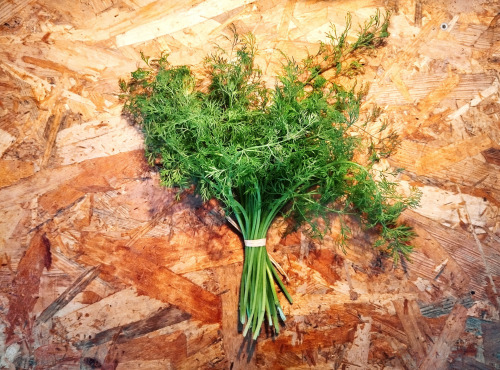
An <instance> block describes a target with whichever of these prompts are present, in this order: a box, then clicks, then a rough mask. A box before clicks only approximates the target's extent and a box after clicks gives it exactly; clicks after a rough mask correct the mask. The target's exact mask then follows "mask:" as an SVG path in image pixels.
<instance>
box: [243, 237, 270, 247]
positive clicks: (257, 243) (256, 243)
mask: <svg viewBox="0 0 500 370" xmlns="http://www.w3.org/2000/svg"><path fill="white" fill-rule="evenodd" d="M244 242H245V247H265V246H266V238H264V239H254V240H244Z"/></svg>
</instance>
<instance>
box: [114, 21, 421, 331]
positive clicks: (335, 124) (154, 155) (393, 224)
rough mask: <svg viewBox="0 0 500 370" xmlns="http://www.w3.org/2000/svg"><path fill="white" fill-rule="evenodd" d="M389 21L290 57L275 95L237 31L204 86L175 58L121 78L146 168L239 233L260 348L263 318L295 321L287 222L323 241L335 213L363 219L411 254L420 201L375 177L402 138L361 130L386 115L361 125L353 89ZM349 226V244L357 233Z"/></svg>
mask: <svg viewBox="0 0 500 370" xmlns="http://www.w3.org/2000/svg"><path fill="white" fill-rule="evenodd" d="M388 22H389V17H388V14H386V16H385V17H381V16H380V14H379V13H378V12H377V13H376V14H375V15H374V16H372V17H371V18H370V19H369V20H368V21H367V22H366V23H365V24H364V25H363V26H362V27H361V28H360V32H359V33H358V35H357V37H356V38H355V41H354V42H348V31H349V29H350V27H351V17H350V16H349V15H348V16H347V27H346V29H345V30H344V31H343V32H342V33H337V32H336V30H335V29H334V28H332V29H331V32H330V33H329V34H328V40H329V41H328V42H327V43H321V44H320V47H319V50H318V52H317V53H316V54H314V55H309V56H308V57H307V58H306V59H305V60H303V61H301V62H296V61H295V60H294V59H292V58H288V57H286V56H285V55H283V57H284V63H283V69H282V73H281V74H280V75H278V76H277V82H276V85H275V87H274V89H268V88H266V87H265V85H264V83H263V81H262V79H261V72H260V70H259V69H258V68H257V67H256V66H255V65H254V58H255V55H256V47H255V39H254V37H253V36H252V35H247V36H245V37H239V36H238V35H237V34H236V33H234V38H233V43H232V48H231V50H230V51H229V52H225V51H224V50H222V49H220V48H219V49H217V51H216V52H215V53H213V54H211V55H210V56H208V57H207V58H206V60H205V67H206V72H207V73H206V75H205V76H204V80H203V79H197V78H196V76H195V75H194V74H193V73H192V72H191V70H190V68H189V67H187V66H173V65H171V64H169V62H168V61H167V57H166V56H162V57H161V58H159V59H156V60H150V59H149V58H147V57H145V56H144V55H142V58H143V60H144V62H145V63H146V64H147V68H139V69H137V70H136V71H135V72H133V73H132V78H131V80H130V81H129V82H125V81H121V88H122V91H123V92H124V94H123V98H124V99H125V111H126V112H128V113H129V114H131V115H132V116H133V117H134V119H135V120H136V122H138V123H139V124H141V125H142V128H143V131H144V135H145V144H146V154H147V157H148V160H149V161H150V163H151V164H154V165H157V166H158V168H159V172H160V176H161V180H162V182H163V185H165V186H168V187H178V188H180V189H187V188H189V187H190V186H192V185H193V184H194V185H195V189H196V191H197V192H198V193H199V194H201V196H202V197H203V199H204V200H208V199H211V198H216V199H217V200H218V201H219V202H220V203H221V205H222V206H223V207H224V210H225V212H226V215H228V216H229V217H231V218H232V219H234V220H235V221H236V223H237V226H238V228H239V230H240V231H241V234H242V236H243V238H244V240H245V245H246V246H245V260H244V266H243V276H242V281H241V289H240V305H239V316H240V320H241V323H242V324H243V334H244V335H247V333H248V332H249V331H251V332H252V333H253V338H254V339H256V338H257V337H258V335H259V333H260V331H261V327H262V324H263V322H264V321H265V322H267V323H268V325H269V327H271V328H274V330H275V332H276V333H278V332H279V329H280V323H279V319H281V320H283V321H284V320H285V316H284V314H283V310H282V307H281V304H280V302H279V299H278V294H277V292H276V286H275V282H276V283H277V285H278V286H279V288H280V289H281V291H282V292H283V293H284V295H285V296H286V298H287V299H288V301H289V302H290V303H292V298H291V296H290V294H289V293H288V292H287V289H286V287H285V285H284V284H283V282H282V279H281V277H280V274H279V273H278V272H277V271H276V268H275V266H274V265H273V263H272V261H271V259H270V257H269V255H268V253H267V251H266V247H265V238H266V234H267V232H268V229H269V227H270V226H271V224H272V223H273V220H275V219H276V218H277V217H278V216H282V217H285V218H287V217H288V218H289V219H290V220H292V221H293V223H294V224H295V225H308V226H309V227H308V228H307V229H308V230H309V231H310V232H311V233H312V234H313V235H315V236H321V235H324V233H325V232H327V231H328V225H330V222H329V220H328V215H329V214H331V213H332V212H335V213H338V214H340V215H342V214H353V213H356V214H358V215H359V217H360V220H361V221H362V222H363V223H364V224H365V225H366V226H367V227H369V228H377V229H378V230H379V231H380V240H379V241H377V246H379V247H385V248H386V249H387V250H388V251H389V253H390V254H391V255H392V256H393V257H394V259H395V261H397V259H398V258H400V256H407V255H408V254H409V253H410V252H411V246H410V245H409V244H408V242H409V241H410V240H411V238H412V237H413V232H412V230H411V229H410V228H409V227H407V226H405V225H399V224H397V218H398V216H399V215H400V213H401V212H402V211H403V210H404V209H406V208H407V207H413V206H416V205H417V203H418V194H417V192H413V193H412V194H411V195H410V196H408V197H405V196H403V195H401V194H399V193H398V192H397V191H396V184H395V183H393V182H390V181H389V180H388V179H387V177H386V176H385V174H383V173H378V174H377V175H376V176H375V175H374V170H373V168H372V166H373V164H374V163H376V162H377V161H378V160H380V158H381V157H383V156H387V155H388V154H389V153H390V151H391V149H392V147H393V144H394V138H395V137H394V136H393V135H388V136H386V137H385V139H383V140H378V141H377V140H374V139H373V138H371V137H370V136H369V135H365V136H366V137H365V138H364V139H363V135H360V133H363V132H367V130H366V125H367V124H369V123H370V122H372V121H374V120H375V118H377V116H378V115H379V113H380V111H379V110H377V109H375V110H374V112H373V113H372V114H370V115H368V118H367V120H366V122H364V123H359V122H358V121H359V120H360V114H359V111H360V104H361V102H362V99H363V96H364V95H363V92H364V90H363V89H357V88H356V84H355V83H353V81H355V78H356V76H357V75H359V74H361V73H362V72H363V65H362V63H361V62H360V58H361V56H362V55H363V54H365V53H370V52H372V51H373V50H374V49H375V48H377V47H378V46H380V45H382V44H383V40H384V38H386V37H387V36H388V33H387V27H388ZM200 80H201V82H203V81H209V85H208V89H207V88H205V89H202V88H200V85H201V84H200ZM340 81H345V82H347V84H345V83H344V84H341V83H340ZM345 85H350V87H347V86H345ZM353 132H356V133H357V134H356V135H354V134H353ZM367 143H368V145H367ZM363 150H364V152H367V151H368V152H369V156H368V157H369V159H368V160H367V161H365V162H366V163H364V164H359V163H357V162H355V160H354V158H355V156H356V154H357V153H359V152H360V151H363ZM322 219H324V220H326V222H321V220H322ZM341 226H342V228H341V236H342V238H341V243H342V241H343V243H345V236H346V234H348V232H349V230H348V227H347V226H346V225H345V223H341ZM248 241H250V242H248ZM342 246H344V244H342Z"/></svg>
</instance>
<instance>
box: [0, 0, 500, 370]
mask: <svg viewBox="0 0 500 370" xmlns="http://www.w3.org/2000/svg"><path fill="white" fill-rule="evenodd" d="M442 3H445V4H442ZM446 3H447V2H440V1H423V0H390V1H382V0H380V1H379V0H356V1H352V0H351V1H347V0H345V1H343V0H339V1H300V0H289V1H278V0H265V1H264V0H258V1H252V0H238V1H234V0H233V1H229V0H217V1H212V0H206V1H201V0H194V1H168V2H165V1H148V0H135V1H131V0H123V1H115V0H100V1H98V0H91V1H86V2H69V1H62V0H47V1H17V2H13V1H3V2H0V21H1V22H0V54H1V56H0V91H1V95H0V214H1V217H0V246H1V251H0V258H1V261H2V264H1V268H0V287H1V293H0V301H1V304H0V307H1V309H0V310H1V311H0V312H1V316H0V319H1V330H2V335H1V338H0V354H1V360H0V361H1V363H0V367H5V368H16V367H17V368H38V369H45V368H57V369H76V368H84V369H90V368H105V369H118V368H119V369H134V368H147V369H177V368H181V369H182V368H184V369H193V368H273V369H280V368H283V369H284V368H292V369H293V368H295V369H302V368H317V369H324V368H340V367H342V368H398V369H399V368H407V369H417V368H422V369H427V368H444V367H447V366H448V367H450V368H454V369H455V368H457V369H458V368H464V367H465V368H466V367H473V368H481V369H482V368H485V369H487V368H495V366H497V367H498V358H499V353H500V348H499V344H498V343H499V342H498V332H499V317H498V309H499V300H498V289H499V288H500V287H499V283H500V277H499V276H500V258H499V255H500V230H499V227H500V217H499V206H500V187H499V183H500V181H499V169H500V144H499V142H500V123H499V122H500V101H499V85H500V80H499V78H500V75H499V70H500V68H499V60H500V16H498V14H499V11H500V6H499V5H498V4H497V2H496V1H489V2H488V1H479V0H476V1H462V0H457V1H453V2H449V4H446ZM377 7H379V8H383V7H386V8H389V9H391V10H392V11H393V16H392V21H391V22H392V23H391V28H390V32H391V37H390V38H389V41H388V43H387V45H386V46H385V47H384V48H383V49H382V50H381V51H380V53H379V54H378V56H376V57H374V58H372V59H370V60H367V61H366V65H365V69H366V76H365V77H366V81H367V82H370V83H371V88H370V93H369V95H368V98H367V106H368V105H370V104H373V103H377V104H379V105H381V106H382V107H383V108H384V110H385V112H386V113H385V116H386V117H387V119H388V120H389V122H390V123H391V124H392V126H393V127H394V128H395V129H396V130H397V131H398V133H399V134H400V137H401V139H402V142H401V146H400V149H399V151H398V152H397V153H396V154H395V155H394V156H393V157H392V158H391V159H390V161H389V162H388V163H389V164H390V165H392V166H394V167H402V168H404V169H405V170H404V171H403V173H402V175H401V177H400V178H399V181H400V182H401V184H402V185H403V186H408V185H414V186H418V187H419V188H420V189H421V190H422V192H423V199H422V205H421V207H420V208H419V209H417V210H415V211H411V212H407V213H405V215H404V217H403V218H404V219H405V221H406V222H407V223H408V224H410V225H412V226H413V227H414V228H415V230H416V231H417V233H418V237H417V239H416V240H415V246H416V252H415V253H414V255H413V257H412V261H411V262H408V263H406V264H403V265H399V266H398V267H394V266H393V265H392V263H391V261H390V260H389V259H388V258H387V256H385V255H383V254H381V253H380V252H378V251H375V250H373V249H372V248H371V246H370V244H371V242H372V241H373V238H372V236H371V235H370V234H366V233H365V232H364V231H362V230H361V229H360V228H359V226H358V225H357V224H356V222H355V221H352V229H353V231H354V236H353V240H352V241H351V243H350V248H349V251H348V254H347V255H344V254H343V253H342V252H340V251H339V250H338V249H337V247H336V246H335V244H334V243H333V239H332V238H328V237H327V238H325V239H324V240H322V241H314V240H309V239H307V238H305V237H304V236H303V235H301V234H300V233H297V234H293V235H290V236H288V237H286V238H282V237H281V234H280V230H281V229H282V226H280V225H279V224H276V225H275V227H274V228H273V230H272V231H271V233H270V235H269V246H268V249H269V251H270V252H271V253H272V254H273V256H274V257H275V259H276V260H277V261H278V262H279V263H280V264H281V265H282V266H283V267H284V269H285V271H286V272H287V274H288V275H289V278H290V282H289V289H290V292H291V294H292V296H293V297H294V300H295V301H294V304H293V305H291V306H290V305H288V304H287V303H286V302H285V301H283V306H284V307H285V311H286V312H285V313H286V315H287V317H288V320H287V322H286V323H285V325H284V326H283V330H282V333H281V334H280V335H279V336H278V337H272V336H269V335H268V333H263V334H262V335H261V337H260V338H259V340H258V341H257V343H256V344H252V343H249V342H248V341H244V339H243V338H242V337H241V335H240V334H239V333H238V325H237V314H236V313H237V300H238V282H239V277H240V273H241V265H242V259H243V250H242V245H241V240H240V238H239V236H238V235H237V234H236V233H235V231H234V230H233V229H232V228H231V227H229V226H228V225H227V224H226V223H225V221H224V218H223V217H222V216H221V213H220V211H219V209H218V207H217V205H216V204H215V203H210V204H202V203H201V202H200V201H199V199H197V198H196V197H194V196H192V195H188V196H186V197H185V198H183V199H182V200H181V201H180V202H176V201H175V197H174V194H172V192H171V191H169V190H166V189H163V188H161V187H160V186H159V183H158V177H157V174H156V173H154V171H152V170H151V169H150V168H149V167H148V166H147V165H146V163H145V161H144V159H143V152H142V138H141V134H140V132H138V130H137V129H136V128H135V127H132V126H130V125H129V123H128V122H127V121H126V120H125V119H123V118H122V117H121V107H122V106H121V104H120V102H119V100H118V97H117V94H118V93H119V91H118V80H119V79H120V78H127V76H128V74H129V73H130V72H131V71H132V70H134V69H135V68H136V67H137V65H138V63H139V62H138V61H139V51H144V52H145V53H146V54H148V55H153V56H154V55H158V54H159V53H160V52H161V51H167V52H168V53H170V57H169V58H170V61H171V62H172V63H174V64H181V63H182V64H191V65H193V67H194V68H195V69H198V68H199V64H200V62H201V61H202V59H203V56H204V55H205V54H206V53H207V52H210V50H212V47H213V45H214V43H224V37H223V36H224V35H229V32H230V31H229V29H230V27H231V25H234V26H236V28H237V30H238V31H240V32H247V31H250V32H253V33H254V34H255V36H256V38H257V41H258V45H259V49H260V53H259V56H258V63H259V65H260V67H261V68H262V70H263V71H264V73H265V78H266V79H267V80H268V81H269V83H272V81H273V80H272V76H273V73H274V71H276V69H277V68H279V59H278V58H279V55H280V54H279V50H282V51H284V52H286V53H288V54H291V55H293V56H295V57H296V58H300V57H302V56H304V55H306V53H307V50H314V48H315V47H317V44H316V42H317V41H318V40H319V39H322V38H324V34H325V31H327V30H328V28H329V27H330V24H331V23H333V24H335V25H336V26H337V27H339V28H341V27H342V26H343V24H344V19H345V14H346V12H348V11H350V12H352V14H353V20H354V22H353V23H354V24H357V23H359V22H362V21H363V20H365V19H367V17H368V16H369V15H370V14H373V13H374V11H375V9H376V8H377ZM443 23H446V25H447V27H446V29H445V30H443V29H442V27H441V25H442V24H443ZM333 236H334V235H333Z"/></svg>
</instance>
